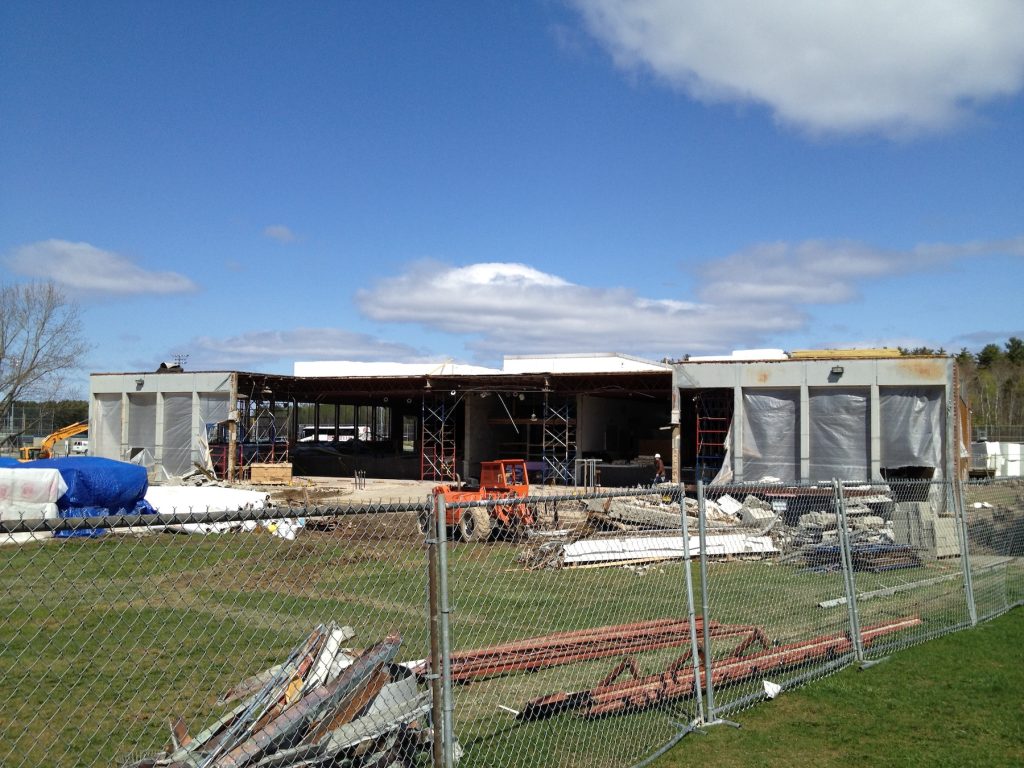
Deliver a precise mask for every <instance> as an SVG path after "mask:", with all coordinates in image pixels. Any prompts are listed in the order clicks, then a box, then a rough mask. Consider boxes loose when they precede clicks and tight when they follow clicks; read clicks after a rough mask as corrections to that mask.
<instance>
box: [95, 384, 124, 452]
mask: <svg viewBox="0 0 1024 768" xmlns="http://www.w3.org/2000/svg"><path fill="white" fill-rule="evenodd" d="M94 405H95V407H94V408H93V413H92V416H93V422H94V423H93V424H91V425H90V427H91V428H90V430H89V442H90V443H91V446H90V448H91V450H92V452H93V453H94V454H96V455H97V456H117V457H120V456H121V395H96V399H95V401H94Z"/></svg>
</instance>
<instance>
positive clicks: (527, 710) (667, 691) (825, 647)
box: [517, 616, 921, 720]
mask: <svg viewBox="0 0 1024 768" xmlns="http://www.w3.org/2000/svg"><path fill="white" fill-rule="evenodd" d="M920 624H921V619H920V618H918V617H916V616H908V617H904V618H902V619H897V620H895V621H889V622H884V623H881V624H876V625H873V626H870V627H865V628H864V629H863V630H862V631H861V639H862V641H863V643H864V646H865V647H867V646H870V645H871V643H872V642H873V641H874V640H875V639H876V638H879V637H882V636H884V635H888V634H891V633H894V632H900V631H902V630H905V629H910V628H912V627H915V626H918V625H920ZM725 626H726V627H728V626H729V625H725ZM719 628H720V629H722V625H719ZM732 629H733V630H735V631H736V633H737V634H738V635H740V636H744V635H745V638H744V639H743V640H742V642H740V644H739V645H737V646H736V647H735V648H734V649H733V650H732V651H731V652H730V653H729V654H728V655H727V656H726V657H725V658H722V659H718V660H716V661H715V663H714V665H713V666H712V668H711V679H712V683H713V685H715V686H717V687H721V686H723V685H729V684H734V683H739V682H742V681H744V680H749V679H752V678H755V677H765V676H766V675H771V674H773V673H779V672H784V671H786V670H788V669H792V668H794V667H798V666H800V665H804V664H808V663H812V662H815V661H822V660H825V659H835V658H840V657H842V656H844V655H847V654H850V653H851V652H852V651H853V642H852V641H851V639H850V637H849V635H848V634H846V633H845V632H837V633H835V634H830V635H821V636H819V637H815V638H812V639H810V640H805V641H801V642H795V643H789V644H786V645H779V646H774V645H773V644H772V643H771V641H770V640H769V638H768V637H767V636H766V635H765V632H764V630H763V629H762V628H760V627H747V626H735V627H732ZM755 646H760V648H761V650H758V651H755V652H753V653H750V654H748V653H747V651H748V650H749V649H751V648H753V647H755ZM698 650H700V649H698ZM704 674H705V671H704V669H703V660H701V662H700V663H698V664H697V665H696V667H695V665H694V662H693V659H692V654H691V653H690V651H687V652H686V653H685V654H683V655H682V656H680V657H679V658H678V659H676V660H675V661H673V662H672V663H671V664H669V665H668V666H667V667H666V668H665V669H664V670H663V671H660V672H655V673H652V674H644V673H643V672H642V671H641V669H640V664H639V662H638V660H637V659H636V658H635V657H633V656H626V657H625V658H623V659H622V661H620V662H619V663H618V664H616V665H615V667H614V668H612V670H611V671H610V672H609V673H608V674H607V675H606V676H605V677H603V678H602V679H601V680H600V681H599V682H598V683H597V684H596V685H595V686H593V687H592V688H587V689H584V690H579V691H558V692H556V693H551V694H548V695H546V696H541V697H538V698H535V699H531V700H530V701H528V702H527V703H526V704H525V705H524V706H522V707H521V709H520V710H519V712H518V714H517V719H518V720H540V719H543V718H547V717H551V716H553V715H556V714H559V713H561V712H566V711H572V712H574V713H575V714H577V715H579V716H580V717H585V718H597V717H605V716H608V715H617V714H625V713H627V712H638V711H641V710H645V709H649V708H651V707H655V706H660V705H662V704H665V703H668V702H671V701H674V700H676V699H680V698H685V697H688V696H692V695H693V694H694V691H695V688H696V679H698V678H699V679H701V681H702V682H703V677H704ZM623 678H624V679H623Z"/></svg>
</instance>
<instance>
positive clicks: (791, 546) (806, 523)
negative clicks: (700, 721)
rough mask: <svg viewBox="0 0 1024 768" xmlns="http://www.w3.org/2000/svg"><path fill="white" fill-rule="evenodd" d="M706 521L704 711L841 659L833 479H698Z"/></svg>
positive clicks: (730, 707) (739, 705)
mask: <svg viewBox="0 0 1024 768" xmlns="http://www.w3.org/2000/svg"><path fill="white" fill-rule="evenodd" d="M698 495H699V501H700V505H701V508H702V517H703V520H704V523H705V536H704V537H703V539H704V540H703V545H702V549H703V552H704V558H703V564H704V566H705V568H704V570H705V572H706V588H705V589H704V616H703V618H704V622H705V626H710V627H713V628H715V629H714V631H712V632H710V633H709V636H708V639H707V643H708V646H709V648H710V662H709V663H710V667H711V674H710V683H711V686H710V689H709V706H708V716H709V718H718V717H721V716H722V715H724V714H726V713H729V712H734V711H737V710H740V709H743V708H745V707H748V706H752V705H753V704H755V703H757V702H759V701H762V700H764V699H765V698H766V697H771V696H774V695H775V694H776V693H778V692H779V691H780V690H781V689H783V688H786V687H789V686H792V685H796V684H798V683H800V682H802V681H804V680H806V679H809V678H811V677H817V676H821V675H823V674H826V673H828V672H829V671H831V670H833V669H835V668H837V667H838V666H840V665H842V664H844V663H846V661H847V660H848V659H849V658H850V657H851V656H852V646H851V643H850V639H849V637H848V635H847V634H846V631H847V629H848V626H849V625H848V619H847V614H846V612H845V610H843V609H842V608H841V607H840V606H841V605H842V602H841V600H842V599H843V596H844V594H845V591H844V581H843V576H842V573H841V570H840V568H839V563H838V559H835V560H834V559H833V558H832V556H831V551H829V553H828V556H823V554H822V552H821V548H822V547H823V546H824V547H828V546H830V545H831V542H832V539H833V537H834V534H835V526H834V524H833V525H832V526H831V532H830V527H829V525H828V520H829V519H830V517H829V516H833V517H834V515H835V495H834V492H833V489H832V488H831V487H828V486H825V487H800V486H782V485H779V484H750V483H744V484H739V485H719V484H715V485H710V486H704V485H701V486H699V490H698Z"/></svg>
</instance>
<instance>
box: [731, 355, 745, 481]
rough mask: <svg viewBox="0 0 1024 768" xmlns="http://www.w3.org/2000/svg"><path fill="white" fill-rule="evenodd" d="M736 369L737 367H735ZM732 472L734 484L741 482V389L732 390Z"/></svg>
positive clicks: (739, 387) (735, 387)
mask: <svg viewBox="0 0 1024 768" xmlns="http://www.w3.org/2000/svg"><path fill="white" fill-rule="evenodd" d="M736 368H737V369H738V368H739V366H736ZM732 471H733V479H735V480H736V482H742V481H743V387H741V386H740V385H739V383H737V384H735V385H734V386H733V388H732Z"/></svg>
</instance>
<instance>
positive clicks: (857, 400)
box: [807, 387, 871, 482]
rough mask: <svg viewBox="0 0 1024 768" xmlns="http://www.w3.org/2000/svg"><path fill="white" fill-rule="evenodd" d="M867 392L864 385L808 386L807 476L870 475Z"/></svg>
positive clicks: (860, 477)
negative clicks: (810, 387)
mask: <svg viewBox="0 0 1024 768" xmlns="http://www.w3.org/2000/svg"><path fill="white" fill-rule="evenodd" d="M870 395H871V392H870V390H869V389H867V388H849V389H845V388H831V387H830V388H812V389H811V390H810V391H809V392H808V398H809V402H808V414H809V417H810V424H809V425H808V428H809V432H810V443H811V444H810V461H811V463H810V476H809V477H808V478H807V479H808V480H810V481H812V482H817V481H822V480H831V479H832V478H839V479H840V480H856V481H865V480H868V479H870V474H871V453H870V450H871V449H870V441H869V435H870V431H871V415H870V409H869V398H870Z"/></svg>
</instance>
